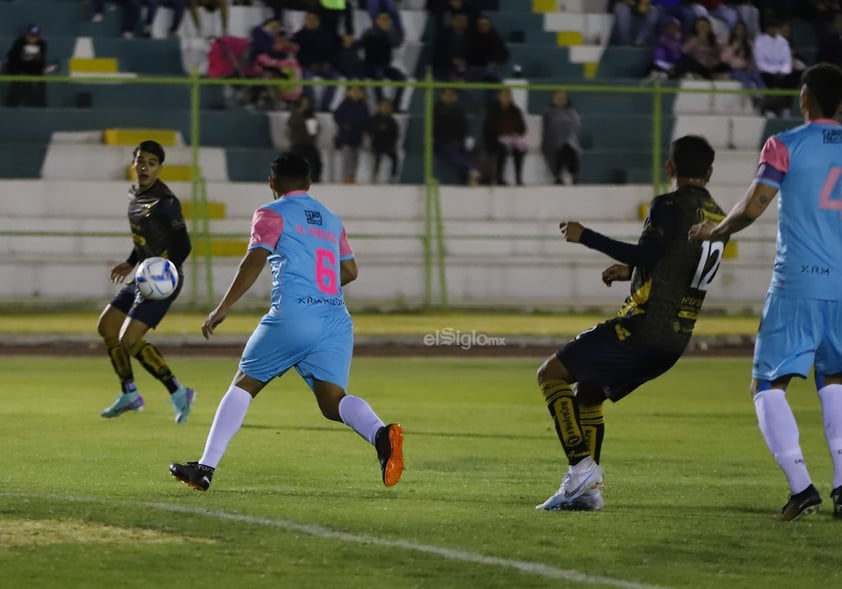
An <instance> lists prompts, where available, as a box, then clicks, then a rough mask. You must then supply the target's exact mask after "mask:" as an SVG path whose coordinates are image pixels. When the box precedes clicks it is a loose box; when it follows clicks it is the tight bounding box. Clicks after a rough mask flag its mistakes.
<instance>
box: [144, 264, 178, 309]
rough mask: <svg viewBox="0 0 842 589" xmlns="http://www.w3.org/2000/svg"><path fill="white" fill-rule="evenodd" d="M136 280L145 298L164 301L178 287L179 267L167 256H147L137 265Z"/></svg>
mask: <svg viewBox="0 0 842 589" xmlns="http://www.w3.org/2000/svg"><path fill="white" fill-rule="evenodd" d="M134 281H135V283H136V284H137V289H138V290H139V291H140V296H142V297H143V298H144V299H148V300H150V301H163V300H164V299H167V298H169V297H170V296H171V295H172V293H174V292H175V289H176V288H177V287H178V268H176V267H175V264H173V263H172V262H171V261H169V260H168V259H166V258H146V259H145V260H143V261H142V262H141V263H140V265H139V266H138V267H137V272H135V277H134Z"/></svg>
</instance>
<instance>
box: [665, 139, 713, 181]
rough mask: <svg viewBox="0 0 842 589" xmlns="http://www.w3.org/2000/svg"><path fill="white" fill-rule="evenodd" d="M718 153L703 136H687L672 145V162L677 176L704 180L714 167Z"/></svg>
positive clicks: (670, 156)
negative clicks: (714, 159)
mask: <svg viewBox="0 0 842 589" xmlns="http://www.w3.org/2000/svg"><path fill="white" fill-rule="evenodd" d="M715 154H716V152H714V150H713V148H712V147H711V146H710V143H708V140H707V139H705V138H704V137H702V136H701V135H685V136H684V137H679V138H678V139H676V140H675V141H673V142H672V144H671V145H670V155H669V158H670V161H671V162H672V165H673V168H675V175H676V176H679V177H683V178H704V177H706V176H707V173H708V168H710V167H711V166H712V165H713V158H714V155H715Z"/></svg>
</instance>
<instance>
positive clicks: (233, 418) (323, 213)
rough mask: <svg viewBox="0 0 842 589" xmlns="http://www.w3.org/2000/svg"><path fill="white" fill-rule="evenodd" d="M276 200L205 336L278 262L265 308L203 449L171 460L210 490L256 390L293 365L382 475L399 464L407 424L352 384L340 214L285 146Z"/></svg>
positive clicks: (350, 260) (185, 476)
mask: <svg viewBox="0 0 842 589" xmlns="http://www.w3.org/2000/svg"><path fill="white" fill-rule="evenodd" d="M271 172H272V175H271V177H270V178H269V188H270V189H271V191H272V195H273V197H274V199H275V200H274V201H272V202H270V203H268V204H266V205H264V206H262V207H260V208H258V209H257V210H256V211H255V213H254V217H253V219H252V226H251V239H250V241H249V246H248V251H247V252H246V255H245V257H243V260H242V261H241V262H240V266H239V268H238V269H237V272H236V274H235V276H234V279H233V280H232V282H231V285H230V286H229V287H228V291H227V292H226V293H225V296H223V298H222V301H220V303H219V305H217V307H216V308H215V309H214V310H213V311H211V313H210V314H209V315H208V317H207V319H206V320H205V322H204V324H203V325H202V334H203V335H204V336H205V337H206V338H209V337H210V336H211V334H213V332H214V330H215V329H216V328H217V327H218V326H219V324H221V323H222V322H223V321H224V320H225V317H226V316H227V315H228V312H229V311H230V309H231V306H232V305H234V303H235V302H236V301H237V300H238V299H240V297H242V296H243V295H244V294H245V293H246V292H247V291H248V289H249V288H251V286H252V285H253V284H254V282H255V280H257V277H258V275H259V274H260V272H261V271H262V270H263V267H264V266H265V265H266V263H267V262H268V264H269V267H270V268H271V269H272V295H271V303H270V306H269V311H268V312H267V313H266V314H265V315H264V316H263V318H262V319H261V321H260V324H259V325H258V326H257V328H256V329H255V330H254V332H253V333H252V335H251V337H250V338H249V340H248V343H247V344H246V346H245V349H244V350H243V354H242V358H241V359H240V367H239V370H238V371H237V374H236V375H235V376H234V380H233V382H232V383H231V386H230V387H229V389H228V392H226V393H225V396H223V397H222V400H221V401H220V402H219V407H218V408H217V410H216V416H215V417H214V420H213V425H211V429H210V432H209V433H208V438H207V441H206V443H205V450H204V453H203V454H202V457H201V458H200V459H199V460H198V461H197V462H187V463H184V464H171V465H170V473H171V474H172V476H174V477H175V478H177V479H178V480H180V481H182V482H183V483H185V484H187V485H189V486H190V487H193V488H194V489H197V490H199V491H207V490H208V487H210V483H211V479H212V478H213V473H214V470H215V468H216V466H217V464H218V463H219V462H220V460H221V459H222V455H223V454H224V453H225V450H226V448H227V447H228V444H229V442H230V441H231V439H232V438H233V437H234V434H236V433H237V431H238V430H239V429H240V427H241V426H242V423H243V420H244V419H245V416H246V412H247V411H248V408H249V406H250V405H251V402H252V399H253V398H254V397H255V396H257V394H258V393H259V392H260V391H261V390H263V387H265V386H266V385H267V384H268V383H269V381H271V380H272V379H274V378H275V377H279V376H282V375H283V374H284V373H286V372H287V370H289V369H290V368H295V370H296V371H297V372H298V374H300V375H301V377H302V378H303V379H304V381H305V382H306V383H307V385H308V386H309V387H310V389H311V390H312V391H313V393H314V394H315V396H316V401H317V402H318V404H319V408H320V409H321V411H322V414H323V415H324V416H325V417H327V418H328V419H331V420H333V421H340V422H342V423H345V424H346V425H348V426H350V427H351V428H352V429H354V431H356V432H357V433H358V434H359V435H360V436H362V437H363V438H365V439H366V440H367V441H368V442H369V443H370V444H372V445H373V446H374V447H375V449H376V450H377V456H378V458H379V460H380V468H381V474H382V478H383V483H384V484H385V485H386V486H387V487H391V486H392V485H394V484H395V483H397V482H398V479H399V478H400V476H401V473H402V472H403V450H402V445H403V430H402V429H401V426H400V425H398V424H394V423H393V424H389V425H385V424H384V423H383V422H382V421H381V420H380V418H379V417H378V416H377V414H375V413H374V411H373V410H372V408H371V406H369V404H368V403H367V402H365V401H364V400H363V399H361V398H359V397H355V396H353V395H348V394H346V392H345V391H346V389H347V388H348V373H349V371H350V368H351V356H352V353H353V347H354V334H353V324H352V322H351V316H350V315H349V314H348V311H347V309H346V308H345V300H344V297H343V294H342V286H343V285H345V284H347V283H349V282H351V281H352V280H354V279H355V278H356V277H357V263H356V261H355V259H354V253H353V251H352V250H351V246H350V245H349V243H348V239H347V237H346V235H345V228H344V227H343V226H342V221H341V220H340V218H339V217H338V216H337V215H336V214H335V213H333V212H332V211H331V210H330V209H328V208H327V207H326V206H325V205H323V204H322V203H320V202H319V201H317V200H316V199H314V198H313V197H312V196H310V195H309V194H308V190H309V189H310V167H309V165H308V164H307V161H306V160H305V159H304V158H302V157H300V156H297V155H293V154H291V153H285V154H282V155H280V156H279V157H277V158H276V159H275V160H274V162H272V167H271Z"/></svg>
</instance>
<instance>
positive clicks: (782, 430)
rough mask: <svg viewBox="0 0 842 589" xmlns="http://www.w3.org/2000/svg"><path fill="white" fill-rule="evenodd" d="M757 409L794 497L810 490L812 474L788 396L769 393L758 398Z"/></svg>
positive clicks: (758, 418) (772, 390)
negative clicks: (802, 447)
mask: <svg viewBox="0 0 842 589" xmlns="http://www.w3.org/2000/svg"><path fill="white" fill-rule="evenodd" d="M754 409H755V411H756V412H757V421H758V424H759V425H760V431H761V433H762V434H763V439H764V440H766V445H767V446H768V447H769V451H770V452H771V453H772V455H774V457H775V460H777V461H778V464H779V465H780V467H781V470H783V471H784V475H786V479H787V481H789V488H790V489H791V490H792V493H793V494H795V493H800V492H801V491H803V490H804V489H806V488H807V487H809V486H810V484H811V482H812V481H811V480H810V473H808V472H807V465H806V464H805V463H804V454H803V453H802V452H801V445H800V444H799V437H798V424H797V423H796V421H795V415H793V413H792V408H791V407H790V406H789V403H788V402H787V400H786V392H784V391H783V390H781V389H768V390H765V391H761V392H759V393H757V394H756V395H755V396H754Z"/></svg>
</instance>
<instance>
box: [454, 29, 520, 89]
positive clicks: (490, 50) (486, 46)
mask: <svg viewBox="0 0 842 589" xmlns="http://www.w3.org/2000/svg"><path fill="white" fill-rule="evenodd" d="M508 60H509V48H508V47H507V46H506V42H505V41H504V40H503V37H502V36H501V35H500V33H498V32H497V29H495V28H494V25H493V24H491V19H490V18H488V17H487V16H481V17H479V18H478V19H477V21H476V23H475V24H474V26H473V27H472V30H471V33H470V34H469V35H468V47H467V54H466V62H467V64H466V65H467V70H466V72H465V79H466V80H468V81H483V82H500V81H501V80H502V76H501V75H500V68H501V67H502V66H503V64H505V63H506V62H507V61H508Z"/></svg>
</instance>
